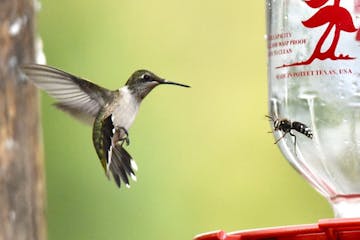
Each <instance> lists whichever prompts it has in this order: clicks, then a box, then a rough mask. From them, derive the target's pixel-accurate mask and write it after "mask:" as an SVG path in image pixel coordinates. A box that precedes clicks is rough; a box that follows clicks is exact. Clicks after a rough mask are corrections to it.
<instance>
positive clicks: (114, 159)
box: [109, 144, 136, 187]
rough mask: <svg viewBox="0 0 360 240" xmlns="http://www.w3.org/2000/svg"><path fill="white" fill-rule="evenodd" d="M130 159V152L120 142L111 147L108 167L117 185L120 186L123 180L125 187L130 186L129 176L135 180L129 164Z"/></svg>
mask: <svg viewBox="0 0 360 240" xmlns="http://www.w3.org/2000/svg"><path fill="white" fill-rule="evenodd" d="M132 161H133V159H132V158H131V156H130V154H129V153H128V152H127V151H126V150H125V149H124V148H123V147H122V146H121V144H116V145H115V146H113V147H112V154H111V162H110V166H109V169H110V171H111V173H112V175H113V178H114V180H115V182H116V184H117V186H118V187H120V186H121V182H124V183H125V186H126V187H130V181H129V177H130V178H131V179H132V180H134V181H136V176H135V172H134V170H133V168H132V165H131V162H132Z"/></svg>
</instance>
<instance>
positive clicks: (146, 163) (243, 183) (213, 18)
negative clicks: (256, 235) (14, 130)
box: [38, 0, 332, 240]
mask: <svg viewBox="0 0 360 240" xmlns="http://www.w3.org/2000/svg"><path fill="white" fill-rule="evenodd" d="M41 4H42V9H41V11H40V12H39V14H38V31H39V34H40V35H41V37H42V39H43V42H44V50H45V53H46V57H47V62H48V64H49V65H52V66H55V67H58V68H61V69H64V70H66V71H69V72H71V73H74V74H76V75H79V76H82V77H85V78H87V79H91V80H92V81H93V82H96V83H98V84H100V85H102V86H105V87H108V88H111V89H115V88H118V87H120V86H121V85H123V84H124V83H125V82H126V80H127V79H128V77H129V76H130V74H131V73H132V72H133V71H134V70H136V69H139V68H147V69H151V70H152V71H154V72H155V73H157V74H159V75H160V76H163V77H166V78H167V79H169V80H172V81H178V82H183V83H186V84H190V85H191V86H192V88H191V89H184V88H177V87H174V86H161V87H159V88H157V89H155V90H154V91H153V92H152V93H151V94H150V95H149V96H148V97H147V98H146V99H145V101H144V102H143V104H142V107H141V109H140V113H139V116H138V118H137V120H136V121H135V124H134V125H133V127H132V128H131V130H130V137H131V145H130V147H129V148H128V150H129V152H130V153H131V154H132V156H133V157H134V158H135V160H136V161H137V164H138V166H139V171H138V174H137V176H138V182H136V183H133V184H132V187H131V188H130V189H126V188H123V189H120V190H119V189H117V188H116V186H115V184H114V182H110V181H108V180H107V179H106V177H105V175H104V172H103V170H102V168H101V165H100V162H99V160H98V159H97V156H96V153H95V150H94V148H93V145H92V140H91V127H89V126H85V125H83V124H81V123H79V122H77V121H75V120H73V119H72V118H70V117H68V116H67V115H65V114H63V113H62V112H59V111H57V110H56V109H55V108H53V107H52V106H51V103H52V102H53V100H51V99H50V98H49V97H47V96H46V95H45V94H42V99H43V101H42V111H43V112H42V121H43V122H42V123H43V133H44V143H45V154H46V155H45V157H46V175H47V197H48V199H47V202H48V207H47V217H48V232H49V239H51V240H63V239H69V240H70V239H74V240H81V239H84V240H90V239H103V240H104V239H128V240H133V239H134V240H140V239H154V240H155V239H172V240H180V239H181V240H185V239H192V238H193V237H194V235H196V234H199V233H202V232H206V231H211V230H216V229H223V230H225V231H234V230H240V229H248V228H259V227H270V226H278V225H289V224H301V223H314V222H316V221H317V220H318V219H320V218H329V217H332V211H331V209H330V207H329V205H328V204H327V202H326V200H324V199H323V198H322V197H321V196H320V195H319V194H318V193H317V192H315V190H313V189H312V188H311V187H310V186H309V185H308V184H307V183H306V182H305V181H304V180H303V179H302V177H301V176H300V175H298V174H297V173H296V171H294V170H293V169H292V168H291V167H290V165H289V164H288V163H287V162H286V161H285V159H284V157H283V156H282V155H281V153H280V151H279V149H278V147H277V146H275V145H274V144H273V141H274V139H273V136H272V135H271V134H268V133H267V132H268V131H269V129H270V126H269V123H268V121H267V119H266V118H265V117H264V115H265V114H266V113H267V79H266V71H267V70H266V42H265V39H264V34H265V16H264V13H265V11H264V5H265V3H264V2H263V1H239V0H228V1H205V0H199V1H193V0H170V1H169V0H152V1H145V0H120V1H115V0H103V1H95V0H77V1H73V0H62V1H54V0H42V1H41Z"/></svg>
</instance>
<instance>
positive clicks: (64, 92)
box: [22, 64, 111, 124]
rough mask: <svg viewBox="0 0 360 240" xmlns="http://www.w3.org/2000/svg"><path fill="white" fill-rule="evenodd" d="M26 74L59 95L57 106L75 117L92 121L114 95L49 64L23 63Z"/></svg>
mask: <svg viewBox="0 0 360 240" xmlns="http://www.w3.org/2000/svg"><path fill="white" fill-rule="evenodd" d="M22 71H23V72H24V73H25V75H26V76H27V77H28V78H29V79H30V80H31V81H32V82H33V83H34V84H35V85H36V86H37V87H38V88H40V89H42V90H44V91H45V92H47V93H48V94H49V95H50V96H52V97H53V98H55V99H56V100H57V102H56V103H55V106H56V107H57V108H59V109H60V110H62V111H64V112H67V113H69V114H70V115H72V116H73V117H75V118H77V119H79V120H81V121H84V122H86V123H90V124H92V123H93V121H94V119H95V117H96V115H97V114H98V113H99V110H100V109H101V107H102V106H104V105H105V104H106V102H107V101H108V100H109V99H110V98H111V91H110V90H108V89H105V88H102V87H100V86H98V85H96V84H94V83H91V82H89V81H87V80H85V79H82V78H79V77H76V76H74V75H72V74H70V73H67V72H64V71H61V70H59V69H56V68H53V67H49V66H46V65H38V64H30V65H25V66H22Z"/></svg>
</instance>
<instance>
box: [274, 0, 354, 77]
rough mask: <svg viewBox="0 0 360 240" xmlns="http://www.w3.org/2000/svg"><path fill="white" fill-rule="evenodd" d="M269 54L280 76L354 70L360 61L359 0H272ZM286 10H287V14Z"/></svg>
mask: <svg viewBox="0 0 360 240" xmlns="http://www.w3.org/2000/svg"><path fill="white" fill-rule="evenodd" d="M271 2H272V5H273V7H272V9H271V10H272V11H277V9H276V7H277V5H278V7H279V8H278V9H283V10H284V8H285V9H287V10H286V11H279V12H278V13H277V14H272V16H275V17H274V18H273V19H271V25H270V26H268V27H269V30H270V32H269V34H268V36H267V40H268V56H269V58H270V59H271V61H272V66H271V67H272V68H273V69H277V70H278V71H275V72H277V75H276V76H275V77H276V78H277V79H282V78H299V77H308V76H311V77H316V76H320V77H321V76H329V75H343V74H353V73H354V72H355V71H358V70H355V68H358V66H359V65H360V29H359V26H360V20H359V16H356V15H358V14H359V12H360V7H359V5H360V1H359V0H355V2H351V1H350V0H307V1H300V0H287V1H286V0H285V1H271ZM284 12H286V14H284Z"/></svg>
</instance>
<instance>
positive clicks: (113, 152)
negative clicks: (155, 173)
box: [94, 115, 137, 187]
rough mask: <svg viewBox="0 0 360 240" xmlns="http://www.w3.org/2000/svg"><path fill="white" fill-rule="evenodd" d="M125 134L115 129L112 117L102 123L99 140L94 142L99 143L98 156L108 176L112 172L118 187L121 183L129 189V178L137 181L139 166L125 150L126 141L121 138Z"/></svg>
mask: <svg viewBox="0 0 360 240" xmlns="http://www.w3.org/2000/svg"><path fill="white" fill-rule="evenodd" d="M123 134H124V132H123V131H122V129H116V128H115V127H114V125H113V122H112V115H110V116H108V117H107V118H105V119H104V120H103V121H102V124H101V130H100V138H99V140H97V139H96V138H95V139H94V141H99V142H95V145H96V144H99V146H98V147H97V148H98V149H99V152H98V155H99V157H100V160H101V162H102V165H103V167H104V169H105V172H106V174H107V175H108V172H109V171H111V174H112V176H113V178H114V180H115V182H116V184H117V186H118V187H120V186H121V182H123V183H125V185H126V186H127V187H129V186H130V181H129V177H130V178H132V179H133V180H134V181H136V176H135V171H136V170H137V166H136V163H135V161H134V160H133V159H132V157H131V156H130V154H129V153H128V152H127V151H126V150H125V149H124V148H123V141H125V140H123V139H122V138H121V137H122V135H123Z"/></svg>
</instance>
